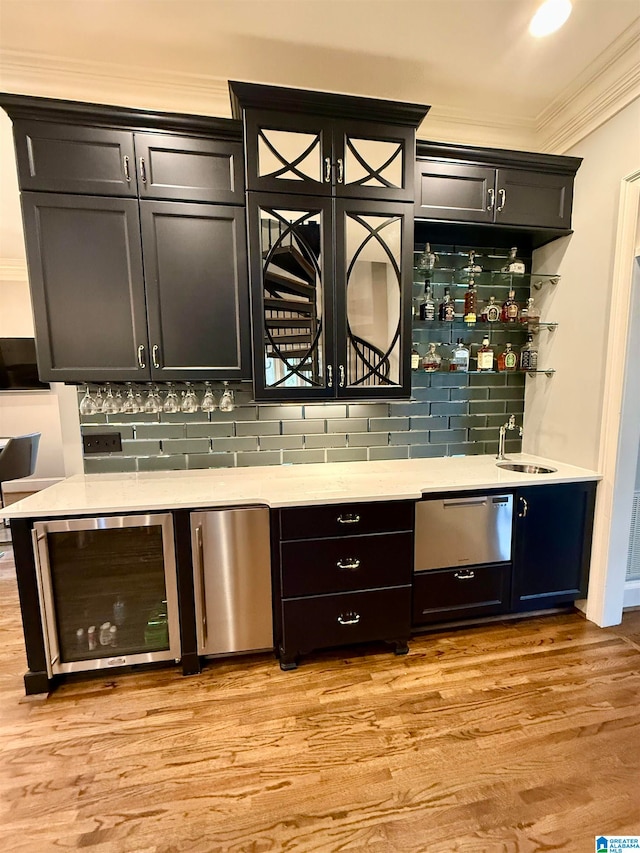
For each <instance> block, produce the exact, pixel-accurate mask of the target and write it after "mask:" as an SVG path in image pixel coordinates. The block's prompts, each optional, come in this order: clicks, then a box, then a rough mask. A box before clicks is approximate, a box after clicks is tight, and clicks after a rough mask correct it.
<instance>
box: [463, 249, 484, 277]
mask: <svg viewBox="0 0 640 853" xmlns="http://www.w3.org/2000/svg"><path fill="white" fill-rule="evenodd" d="M475 258H476V253H475V252H474V251H473V249H472V250H471V251H470V252H469V263H468V264H467V266H466V267H463V269H462V272H464V273H466V274H467V275H471V276H473V275H476V274H477V273H479V272H482V267H481V266H480V264H477V263H476V260H475Z"/></svg>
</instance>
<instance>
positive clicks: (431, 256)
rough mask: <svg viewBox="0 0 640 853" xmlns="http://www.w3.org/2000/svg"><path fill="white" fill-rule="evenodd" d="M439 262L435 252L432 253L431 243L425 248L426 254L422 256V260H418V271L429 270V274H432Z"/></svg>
mask: <svg viewBox="0 0 640 853" xmlns="http://www.w3.org/2000/svg"><path fill="white" fill-rule="evenodd" d="M438 260H439V258H438V256H437V255H436V254H435V252H432V251H431V243H426V244H425V247H424V252H423V253H422V254H421V255H420V258H419V259H418V269H419V270H427V271H428V272H431V270H432V269H433V268H434V267H435V265H436V263H437V262H438Z"/></svg>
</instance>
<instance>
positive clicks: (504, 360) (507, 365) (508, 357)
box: [498, 344, 518, 371]
mask: <svg viewBox="0 0 640 853" xmlns="http://www.w3.org/2000/svg"><path fill="white" fill-rule="evenodd" d="M517 367H518V356H517V355H516V353H515V352H514V351H513V350H512V349H511V344H505V347H504V352H501V353H500V355H499V356H498V370H506V371H509V370H516V369H517Z"/></svg>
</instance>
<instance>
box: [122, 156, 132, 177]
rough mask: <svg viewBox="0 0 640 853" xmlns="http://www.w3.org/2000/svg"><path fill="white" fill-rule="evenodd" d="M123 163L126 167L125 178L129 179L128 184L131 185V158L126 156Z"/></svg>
mask: <svg viewBox="0 0 640 853" xmlns="http://www.w3.org/2000/svg"><path fill="white" fill-rule="evenodd" d="M122 162H123V165H124V176H125V178H126V179H127V183H128V184H130V183H131V170H130V169H129V158H128V156H127V155H126V154H125V155H124V157H123V158H122Z"/></svg>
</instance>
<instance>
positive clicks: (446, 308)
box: [438, 287, 456, 322]
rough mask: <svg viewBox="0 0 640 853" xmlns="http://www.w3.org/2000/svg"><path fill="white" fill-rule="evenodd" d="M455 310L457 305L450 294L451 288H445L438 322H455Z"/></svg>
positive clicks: (439, 308)
mask: <svg viewBox="0 0 640 853" xmlns="http://www.w3.org/2000/svg"><path fill="white" fill-rule="evenodd" d="M455 310H456V309H455V305H454V304H453V300H452V299H451V296H450V294H449V288H448V287H445V289H444V297H443V299H442V302H441V303H440V305H439V307H438V320H443V321H445V322H450V321H452V320H455V316H456V313H455Z"/></svg>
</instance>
